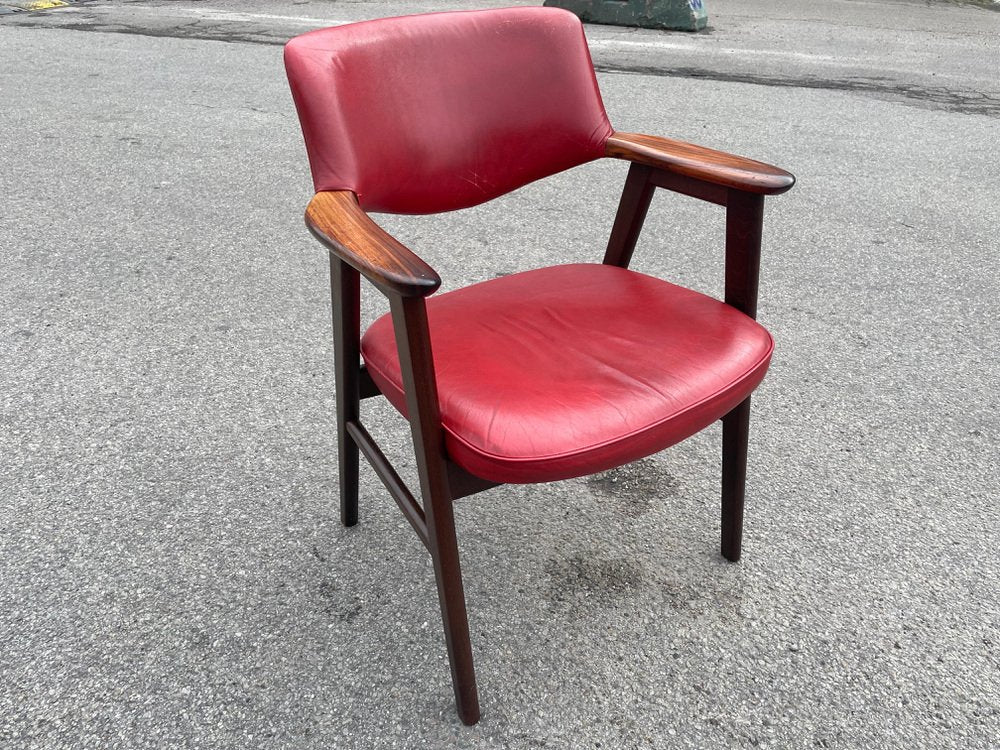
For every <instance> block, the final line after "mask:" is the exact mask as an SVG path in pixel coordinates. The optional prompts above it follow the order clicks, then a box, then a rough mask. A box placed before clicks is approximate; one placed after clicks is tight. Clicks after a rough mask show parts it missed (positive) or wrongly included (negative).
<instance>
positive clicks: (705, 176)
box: [604, 132, 795, 195]
mask: <svg viewBox="0 0 1000 750" xmlns="http://www.w3.org/2000/svg"><path fill="white" fill-rule="evenodd" d="M604 153H605V154H606V155H607V156H612V157H615V158H616V159H628V160H629V161H634V162H639V163H640V164H647V165H649V166H651V167H656V168H657V169H663V170H666V171H667V172H674V173H676V174H680V175H684V176H686V177H693V178H695V179H698V180H703V181H705V182H711V183H714V184H716V185H722V186H723V187H727V188H735V189H737V190H743V191H745V192H748V193H758V194H762V195H778V194H779V193H783V192H785V191H786V190H788V189H789V188H791V187H792V185H794V184H795V177H793V176H792V175H791V174H789V173H788V172H786V171H785V170H783V169H778V168H777V167H772V166H771V165H770V164H765V163H763V162H760V161H754V160H753V159H744V158H743V157H741V156H733V155H732V154H727V153H725V152H724V151H715V150H713V149H710V148H703V147H702V146H695V145H694V144H691V143H685V142H684V141H674V140H671V139H669V138H660V137H658V136H655V135H641V134H639V133H620V132H615V133H612V135H611V137H610V138H608V142H607V145H606V146H605V149H604Z"/></svg>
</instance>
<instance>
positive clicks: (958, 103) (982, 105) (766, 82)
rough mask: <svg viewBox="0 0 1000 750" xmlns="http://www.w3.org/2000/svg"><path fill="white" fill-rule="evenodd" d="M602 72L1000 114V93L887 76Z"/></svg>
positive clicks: (605, 68)
mask: <svg viewBox="0 0 1000 750" xmlns="http://www.w3.org/2000/svg"><path fill="white" fill-rule="evenodd" d="M594 68H595V69H596V70H597V71H598V72H601V73H626V74H636V75H648V76H662V77H668V78H698V79H704V80H710V81H722V82H726V83H749V84H753V85H757V86H774V87H779V88H803V89H822V90H825V91H847V92H853V93H861V94H870V95H873V96H878V97H881V98H887V99H896V100H902V101H904V102H906V103H909V104H915V105H917V106H922V107H927V108H930V109H940V110H945V111H948V112H956V113H959V114H971V115H985V116H986V117H994V118H1000V97H997V96H991V95H989V94H986V93H984V92H982V91H972V90H969V91H962V90H953V89H948V88H944V87H932V86H919V85H917V84H912V83H904V82H901V81H896V80H893V79H891V78H886V77H885V76H872V77H850V78H836V79H834V78H819V77H814V76H767V75H756V74H750V73H731V72H725V71H717V70H710V69H708V68H694V67H677V68H658V67H654V66H643V65H627V64H623V65H616V64H614V63H612V64H607V63H602V64H595V66H594Z"/></svg>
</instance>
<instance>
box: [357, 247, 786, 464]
mask: <svg viewBox="0 0 1000 750" xmlns="http://www.w3.org/2000/svg"><path fill="white" fill-rule="evenodd" d="M427 314H428V320H429V325H430V331H431V345H432V348H433V353H434V363H435V372H436V375H437V383H438V394H439V400H440V405H441V419H442V423H443V425H444V429H445V442H446V446H447V449H448V453H449V455H450V456H451V458H452V460H454V461H455V462H456V463H457V464H459V465H460V466H462V467H464V468H465V469H467V470H468V471H470V472H471V473H473V474H476V475H478V476H480V477H483V478H485V479H491V480H494V481H498V482H545V481H551V480H556V479H566V478H569V477H574V476H581V475H584V474H590V473H592V472H595V471H601V470H604V469H609V468H612V467H614V466H619V465H621V464H623V463H627V462H629V461H633V460H635V459H638V458H641V457H643V456H647V455H649V454H651V453H655V452H656V451H659V450H662V449H663V448H666V447H667V446H669V445H672V444H674V443H676V442H678V441H680V440H683V439H684V438H686V437H688V436H689V435H692V434H694V433H695V432H698V431H699V430H701V429H702V428H704V427H706V426H708V425H709V424H711V423H712V422H713V421H714V420H716V419H718V418H719V417H721V416H722V415H724V414H725V413H726V412H728V411H729V410H730V409H732V408H733V407H735V406H736V405H737V404H739V403H740V402H741V401H742V400H743V399H744V398H746V397H747V395H749V394H750V392H751V391H752V390H753V389H754V388H755V387H756V386H757V385H758V383H760V381H761V379H762V378H763V377H764V373H765V371H766V370H767V366H768V364H769V362H770V358H771V350H772V348H773V341H772V340H771V336H770V334H768V332H767V331H766V330H765V329H764V328H763V327H762V326H760V325H759V324H758V323H756V322H755V321H754V320H752V319H751V318H749V317H747V316H746V315H744V314H743V313H741V312H739V311H738V310H736V309H735V308H732V307H730V306H728V305H725V304H723V303H722V302H719V301H718V300H715V299H712V298H711V297H707V296H705V295H702V294H699V293H698V292H694V291H691V290H689V289H684V288H682V287H678V286H676V285H674V284H670V283H668V282H666V281H662V280H660V279H655V278H652V277H650V276H646V275H643V274H640V273H636V272H634V271H629V270H625V269H622V268H617V267H614V266H605V265H596V264H578V265H565V266H554V267H551V268H542V269H538V270H535V271H527V272H525V273H519V274H516V275H513V276H505V277H502V278H499V279H494V280H491V281H486V282H483V283H481V284H475V285H473V286H469V287H465V288H463V289H459V290H457V291H454V292H448V293H445V294H440V295H437V296H434V297H431V298H430V299H428V301H427ZM361 349H362V354H363V356H364V359H365V362H366V363H367V366H368V369H369V372H370V373H371V376H372V378H373V379H374V380H375V382H376V383H377V384H378V386H379V388H380V389H381V390H382V392H383V393H384V394H385V395H386V397H388V399H389V400H390V401H391V402H392V403H393V405H395V407H396V408H397V409H399V410H400V411H401V412H403V413H404V414H405V413H406V399H405V396H404V395H403V389H402V379H401V376H400V370H399V360H398V357H397V354H396V345H395V339H394V336H393V329H392V321H391V318H390V317H389V316H383V317H382V318H379V319H378V320H377V321H376V322H375V323H374V324H373V325H372V326H371V328H370V329H369V330H368V331H367V332H366V333H365V335H364V338H363V340H362V344H361Z"/></svg>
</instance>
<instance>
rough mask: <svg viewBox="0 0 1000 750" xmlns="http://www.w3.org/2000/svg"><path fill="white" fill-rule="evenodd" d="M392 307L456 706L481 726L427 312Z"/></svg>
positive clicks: (399, 304) (410, 302)
mask: <svg viewBox="0 0 1000 750" xmlns="http://www.w3.org/2000/svg"><path fill="white" fill-rule="evenodd" d="M389 307H390V309H391V311H392V322H393V329H394V330H395V335H396V346H397V348H398V350H399V362H400V370H401V373H402V376H403V388H404V390H405V391H406V407H407V416H408V418H409V421H410V431H411V434H412V435H413V449H414V453H415V455H416V459H417V473H418V474H419V476H420V494H421V497H422V499H423V501H424V514H425V519H426V524H427V548H428V550H429V551H430V553H431V559H432V560H433V562H434V577H435V578H436V579H437V589H438V601H439V602H440V605H441V618H442V620H443V621H444V637H445V643H446V645H447V647H448V661H449V662H450V664H451V679H452V686H453V687H454V689H455V702H456V704H457V707H458V716H459V718H460V719H461V720H462V723H463V724H468V725H471V724H475V723H476V722H477V721H479V694H478V692H477V690H476V671H475V668H474V666H473V663H472V641H471V639H470V638H469V618H468V614H467V613H466V610H465V592H464V590H463V587H462V569H461V566H460V565H459V561H458V540H457V539H456V538H455V514H454V510H453V508H452V500H453V496H452V492H451V486H450V484H449V482H448V468H447V464H446V461H445V449H444V431H443V429H442V427H441V413H440V408H439V405H438V397H437V382H436V378H435V375H434V358H433V355H432V354H431V340H430V332H429V329H428V326H427V308H426V305H425V304H424V300H423V299H422V298H410V299H405V298H402V297H399V296H395V295H393V296H391V297H390V298H389Z"/></svg>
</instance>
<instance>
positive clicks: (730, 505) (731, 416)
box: [722, 396, 750, 562]
mask: <svg viewBox="0 0 1000 750" xmlns="http://www.w3.org/2000/svg"><path fill="white" fill-rule="evenodd" d="M749 444H750V397H749V396H747V398H746V400H745V401H743V402H741V403H740V405H739V406H737V407H736V408H735V409H733V410H732V411H731V412H729V413H728V414H726V416H724V417H723V418H722V556H723V557H725V558H726V559H727V560H729V561H730V562H737V561H738V560H739V559H740V555H741V554H742V553H743V506H744V499H745V497H746V485H747V452H748V451H747V449H748V447H749Z"/></svg>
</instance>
